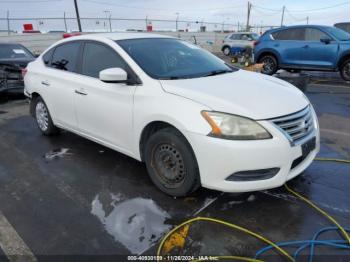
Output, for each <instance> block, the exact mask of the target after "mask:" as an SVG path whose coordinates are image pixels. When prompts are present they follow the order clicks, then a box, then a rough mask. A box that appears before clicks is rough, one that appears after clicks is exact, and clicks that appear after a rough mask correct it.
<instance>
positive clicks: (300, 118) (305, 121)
mask: <svg viewBox="0 0 350 262" xmlns="http://www.w3.org/2000/svg"><path fill="white" fill-rule="evenodd" d="M271 121H272V123H273V124H275V125H276V126H277V127H278V128H279V129H280V130H281V131H282V132H283V133H284V134H285V135H286V136H287V138H288V139H289V141H290V142H291V143H292V144H293V145H298V144H300V143H301V142H302V141H303V140H304V138H307V137H309V135H310V134H311V133H312V132H313V131H314V129H315V126H314V121H313V117H312V112H311V108H310V106H307V107H306V108H305V109H303V110H301V111H299V112H296V113H293V114H290V115H287V116H283V117H279V118H274V119H271Z"/></svg>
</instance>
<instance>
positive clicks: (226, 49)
mask: <svg viewBox="0 0 350 262" xmlns="http://www.w3.org/2000/svg"><path fill="white" fill-rule="evenodd" d="M222 52H223V53H224V55H225V56H229V55H230V54H231V48H230V47H229V46H225V47H224V48H223V49H222Z"/></svg>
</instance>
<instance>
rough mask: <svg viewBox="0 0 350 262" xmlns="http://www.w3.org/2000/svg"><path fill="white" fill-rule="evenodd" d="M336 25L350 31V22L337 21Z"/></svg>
mask: <svg viewBox="0 0 350 262" xmlns="http://www.w3.org/2000/svg"><path fill="white" fill-rule="evenodd" d="M334 26H335V27H337V28H339V29H342V30H344V31H346V32H348V33H350V22H348V23H337V24H335V25H334Z"/></svg>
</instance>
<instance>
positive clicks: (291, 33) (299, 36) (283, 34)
mask: <svg viewBox="0 0 350 262" xmlns="http://www.w3.org/2000/svg"><path fill="white" fill-rule="evenodd" d="M272 36H273V38H274V39H275V40H294V41H295V40H296V41H304V40H305V29H304V28H290V29H285V30H281V31H278V32H275V33H272Z"/></svg>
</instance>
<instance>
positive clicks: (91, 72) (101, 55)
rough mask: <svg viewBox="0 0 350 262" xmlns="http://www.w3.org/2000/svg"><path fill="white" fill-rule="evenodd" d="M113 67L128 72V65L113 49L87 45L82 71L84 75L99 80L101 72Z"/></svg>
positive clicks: (99, 45) (94, 44) (91, 44)
mask: <svg viewBox="0 0 350 262" xmlns="http://www.w3.org/2000/svg"><path fill="white" fill-rule="evenodd" d="M113 67H119V68H122V69H124V70H125V71H127V66H126V63H125V62H124V61H123V60H122V58H121V57H120V56H119V55H118V54H117V53H116V52H115V51H114V50H112V49H111V48H109V47H106V46H104V45H102V44H98V43H89V42H88V43H86V44H85V46H84V52H83V64H82V71H81V73H82V74H83V75H86V76H91V77H95V78H99V73H100V71H102V70H104V69H107V68H113Z"/></svg>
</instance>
